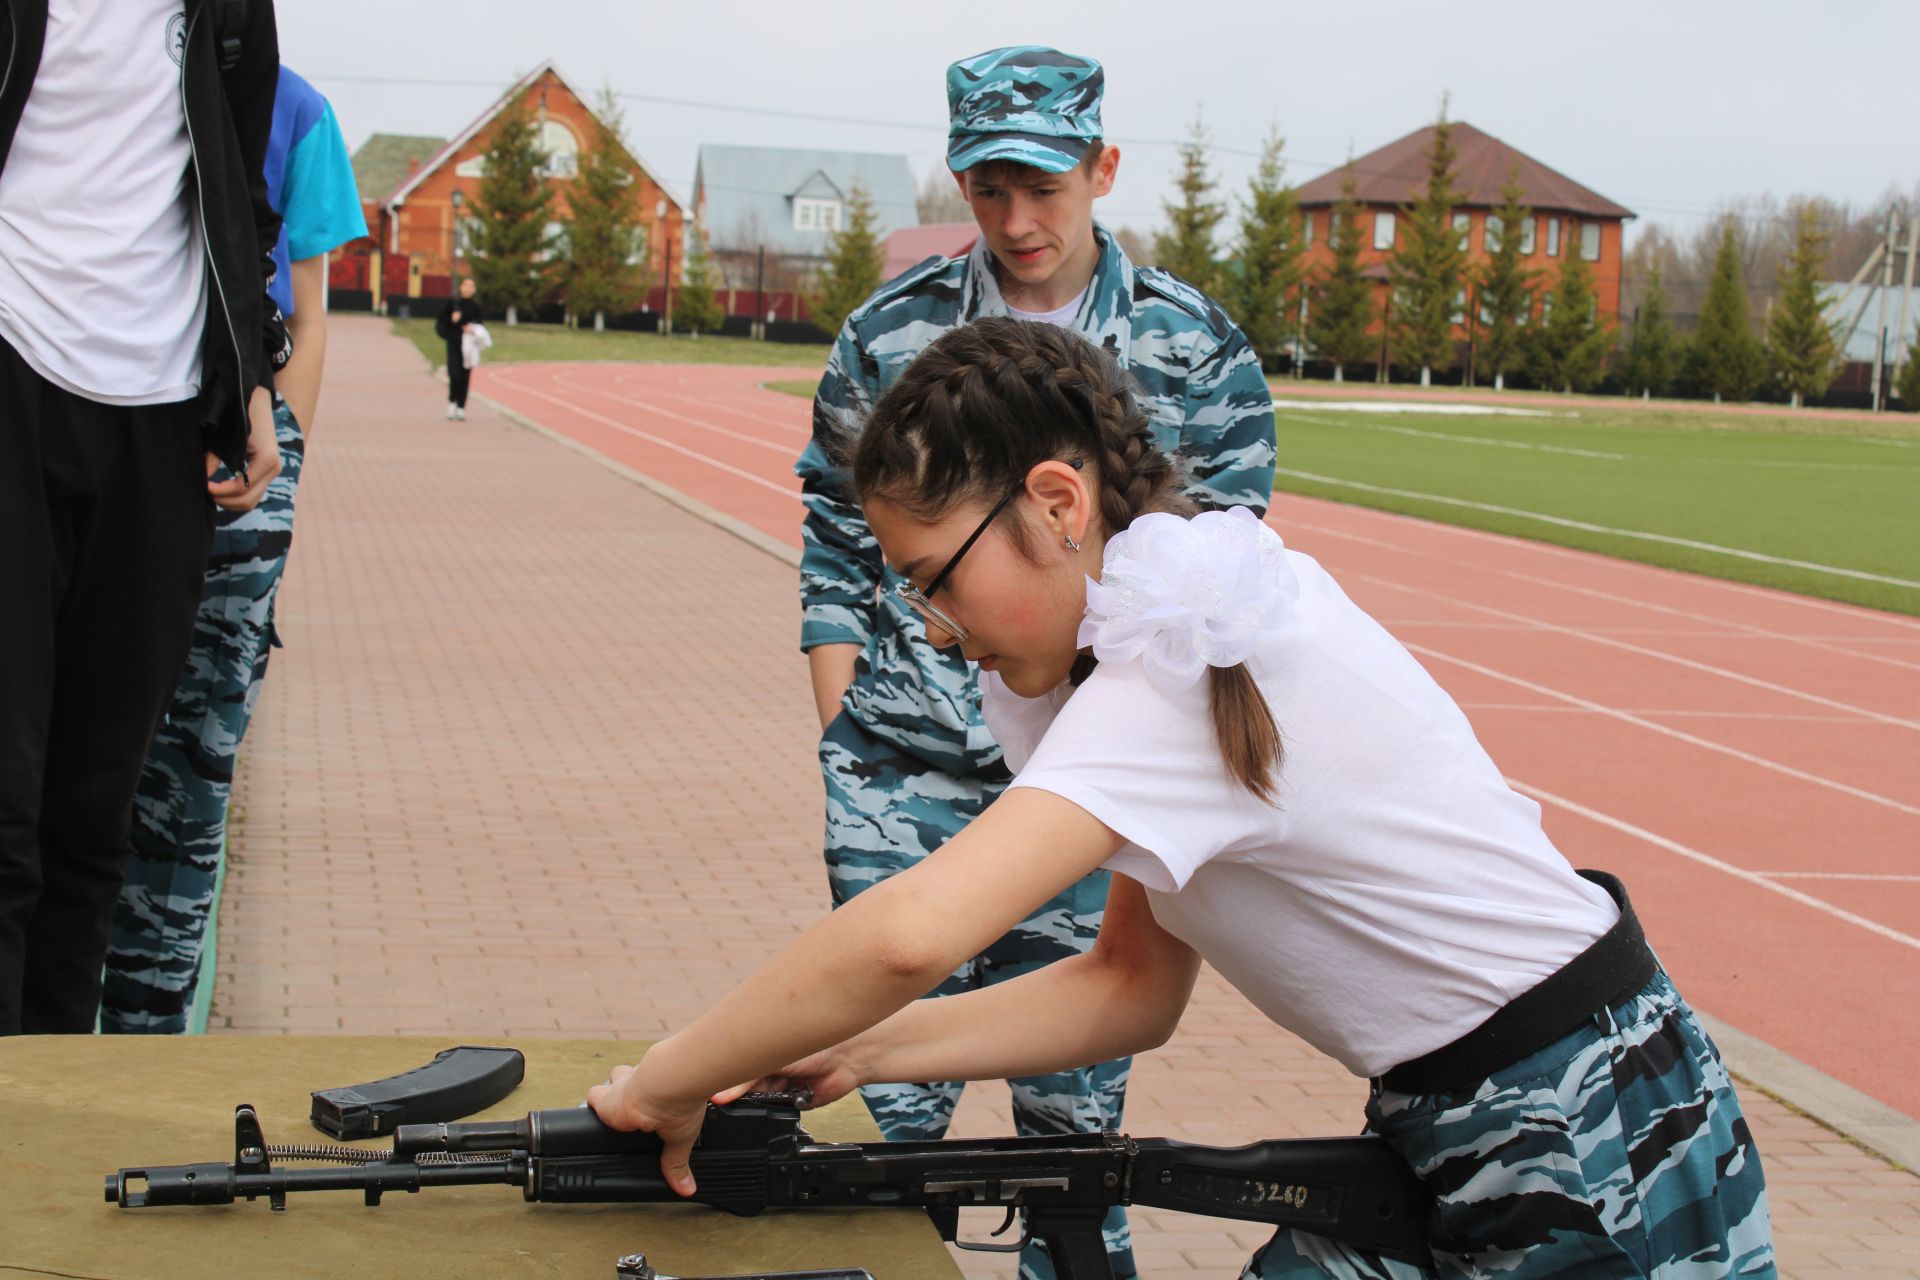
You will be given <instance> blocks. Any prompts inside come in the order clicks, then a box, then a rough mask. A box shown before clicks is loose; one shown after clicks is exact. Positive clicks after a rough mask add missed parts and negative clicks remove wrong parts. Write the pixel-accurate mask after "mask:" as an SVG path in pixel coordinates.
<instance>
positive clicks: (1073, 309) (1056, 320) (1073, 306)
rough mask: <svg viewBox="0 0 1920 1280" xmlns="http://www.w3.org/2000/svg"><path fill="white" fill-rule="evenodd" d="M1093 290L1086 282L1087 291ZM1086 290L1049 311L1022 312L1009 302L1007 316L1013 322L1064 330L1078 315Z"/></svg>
mask: <svg viewBox="0 0 1920 1280" xmlns="http://www.w3.org/2000/svg"><path fill="white" fill-rule="evenodd" d="M1091 288H1093V282H1092V281H1091V280H1089V281H1088V282H1087V289H1091ZM1087 289H1082V290H1081V291H1080V292H1079V293H1076V294H1074V295H1073V301H1071V302H1069V303H1067V304H1066V305H1065V306H1063V307H1055V308H1054V309H1053V310H1051V311H1022V310H1021V309H1020V308H1018V307H1016V306H1014V305H1013V304H1012V303H1011V302H1009V303H1008V304H1007V314H1008V315H1010V316H1012V317H1013V318H1014V319H1015V320H1038V321H1040V322H1041V323H1043V324H1057V325H1059V326H1061V327H1062V328H1064V329H1071V328H1072V327H1073V318H1074V317H1075V316H1077V315H1079V314H1080V304H1081V303H1083V302H1085V301H1086V300H1087Z"/></svg>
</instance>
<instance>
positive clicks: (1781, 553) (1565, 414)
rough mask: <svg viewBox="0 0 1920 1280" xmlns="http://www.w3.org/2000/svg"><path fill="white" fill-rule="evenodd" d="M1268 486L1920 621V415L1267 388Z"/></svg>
mask: <svg viewBox="0 0 1920 1280" xmlns="http://www.w3.org/2000/svg"><path fill="white" fill-rule="evenodd" d="M1276 399H1277V400H1279V401H1280V403H1279V404H1278V405H1277V406H1276V409H1275V417H1276V420H1277V423H1278V434H1279V474H1278V475H1276V477H1275V480H1274V483H1275V486H1276V487H1277V488H1281V489H1285V490H1288V491H1290V492H1294V493H1301V494H1309V495H1312V496H1314V497H1320V498H1332V499H1335V500H1337V501H1341V502H1350V503H1358V504H1361V505H1364V506H1370V507H1379V508H1382V509H1384V510H1388V511H1399V512H1405V513H1407V514H1409V515H1416V516H1423V517H1426V518H1429V519H1434V520H1442V521H1446V522H1447V523H1449V524H1459V525H1466V526H1470V527H1472V528H1476V529H1488V530H1492V531H1495V532H1498V533H1509V534H1515V535H1518V536H1520V537H1525V538H1534V539H1538V540H1541V541H1546V542H1555V543H1559V544H1561V545H1564V546H1569V547H1581V548H1585V549H1587V550H1592V551H1599V552H1603V553H1605V554H1607V555H1612V556H1620V557H1623V558H1626V559H1630V560H1642V561H1646V562H1647V563H1650V564H1659V565H1666V566H1669V567H1671V568H1676V569H1685V570H1689V571H1691V572H1695V573H1703V574H1711V575H1713V576H1715V577H1721V578H1732V579H1736V580H1739V581H1742V582H1752V583H1758V584H1760V585H1764V586H1770V587H1780V588H1783V589H1786V590H1789V591H1798V592H1803V593H1805V594H1808V595H1817V596H1826V597H1829V598H1831V599H1835V600H1848V601H1852V602H1854V603H1857V604H1864V605H1871V606H1873V607H1875V608H1880V609H1891V610H1896V611H1899V612H1902V613H1911V614H1920V423H1916V421H1915V420H1914V419H1912V418H1902V417H1890V418H1884V419H1869V418H1865V417H1864V416H1863V417H1860V418H1849V419H1843V420H1833V419H1813V418H1794V417H1784V416H1782V417H1761V416H1748V415H1734V414H1716V413H1714V412H1712V411H1710V410H1661V409H1658V408H1654V409H1638V408H1632V409H1630V408H1624V407H1623V408H1619V409H1611V408H1597V407H1595V406H1594V405H1593V403H1592V402H1591V401H1586V402H1581V403H1579V404H1578V406H1577V407H1575V408H1572V409H1569V410H1566V411H1557V412H1555V413H1554V415H1553V416H1547V417H1513V416H1506V415H1495V414H1481V413H1472V414H1462V415H1460V416H1454V415H1451V414H1449V415H1444V416H1443V415H1440V414H1432V413H1410V412H1400V413H1387V412H1375V411H1371V410H1367V411H1358V410H1342V409H1332V408H1328V407H1326V406H1324V405H1318V404H1315V403H1313V402H1312V401H1310V400H1307V399H1305V398H1302V400H1301V401H1300V402H1298V404H1297V405H1296V404H1289V403H1287V401H1286V390H1285V388H1284V386H1281V387H1277V388H1276Z"/></svg>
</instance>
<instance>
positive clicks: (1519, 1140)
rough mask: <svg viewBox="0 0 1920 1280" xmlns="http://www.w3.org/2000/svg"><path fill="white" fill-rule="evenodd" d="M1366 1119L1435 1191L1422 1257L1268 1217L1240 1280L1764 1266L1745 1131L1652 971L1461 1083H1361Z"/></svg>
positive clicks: (1762, 1223)
mask: <svg viewBox="0 0 1920 1280" xmlns="http://www.w3.org/2000/svg"><path fill="white" fill-rule="evenodd" d="M1367 1128H1368V1130H1369V1131H1372V1132H1376V1133H1379V1134H1382V1135H1383V1136H1385V1137H1386V1139H1387V1140H1388V1141H1389V1142H1391V1143H1392V1144H1393V1145H1394V1146H1395V1147H1396V1148H1397V1149H1399V1151H1400V1153H1401V1154H1402V1155H1404V1156H1405V1157H1406V1158H1407V1160H1408V1162H1409V1163H1410V1164H1411V1165H1412V1166H1413V1168H1414V1171H1415V1172H1416V1173H1418V1174H1419V1175H1420V1177H1421V1179H1422V1180H1423V1181H1425V1182H1426V1183H1427V1185H1428V1186H1430V1187H1431V1188H1432V1189H1433V1191H1434V1193H1435V1196H1436V1198H1437V1208H1436V1210H1435V1214H1434V1218H1433V1221H1432V1222H1431V1224H1430V1239H1431V1241H1432V1243H1433V1247H1434V1254H1435V1262H1436V1264H1437V1265H1436V1270H1435V1271H1426V1270H1423V1269H1421V1268H1418V1267H1412V1266H1407V1265H1405V1264H1403V1263H1399V1262H1390V1261H1386V1260H1383V1259H1381V1258H1379V1257H1378V1256H1375V1255H1371V1254H1363V1253H1359V1252H1356V1251H1355V1250H1352V1249H1348V1248H1345V1247H1343V1246H1340V1245H1336V1244H1333V1243H1331V1242H1329V1241H1326V1240H1324V1239H1322V1238H1320V1237H1317V1236H1311V1235H1305V1234H1302V1233H1299V1232H1293V1231H1284V1230H1283V1231H1281V1232H1280V1233H1279V1234H1278V1235H1276V1236H1275V1237H1274V1238H1273V1240H1272V1241H1271V1242H1270V1243H1269V1244H1268V1245H1267V1246H1266V1247H1265V1248H1264V1249H1262V1250H1261V1251H1260V1252H1259V1253H1257V1254H1255V1255H1254V1258H1253V1261H1251V1262H1250V1263H1248V1264H1247V1268H1246V1270H1245V1271H1244V1272H1243V1273H1242V1280H1283V1278H1285V1280H1293V1278H1294V1277H1308V1276H1332V1277H1338V1278H1339V1280H1361V1278H1363V1277H1364V1278H1366V1280H1374V1278H1376V1277H1391V1278H1392V1280H1415V1278H1417V1277H1426V1276H1432V1275H1439V1276H1476V1277H1529V1276H1565V1277H1575V1278H1576V1280H1602V1278H1604V1280H1616V1278H1619V1277H1637V1276H1646V1277H1655V1278H1657V1280H1680V1277H1683V1276H1684V1277H1686V1278H1687V1280H1720V1277H1726V1276H1765V1277H1771V1276H1773V1275H1775V1274H1776V1273H1775V1271H1774V1261H1773V1227H1772V1222H1771V1220H1770V1218H1769V1217H1768V1214H1767V1190H1766V1183H1765V1180H1764V1178H1763V1176H1762V1174H1761V1170H1760V1157H1759V1153H1758V1152H1756V1151H1755V1150H1754V1146H1753V1135H1752V1134H1751V1133H1749V1132H1748V1130H1747V1122H1746V1120H1745V1118H1744V1117H1742V1115H1741V1114H1740V1103H1739V1100H1738V1099H1737V1098H1736V1097H1735V1096H1734V1092H1733V1082H1732V1081H1731V1080H1730V1079H1728V1077H1727V1072H1726V1068H1725V1067H1724V1066H1722V1065H1721V1062H1720V1055H1719V1053H1718V1051H1716V1050H1715V1049H1714V1047H1713V1043H1712V1042H1711V1041H1710V1040H1708V1039H1707V1036H1706V1033H1705V1032H1703V1031H1702V1030H1701V1029H1700V1026H1699V1023H1698V1022H1696V1021H1695V1019H1694V1016H1693V1012H1692V1010H1690V1009H1689V1008H1688V1007H1687V1005H1686V1003H1685V1002H1684V1001H1683V1000H1681V998H1680V996H1679V994H1678V993H1677V992H1676V991H1675V990H1674V989H1673V985H1672V984H1671V983H1670V982H1669V981H1668V980H1667V976H1666V975H1665V974H1664V973H1662V974H1658V975H1656V976H1655V977H1654V979H1653V981H1652V982H1650V983H1648V984H1647V986H1646V987H1644V988H1643V989H1641V991H1640V992H1639V993H1637V994H1636V995H1634V996H1632V997H1630V998H1629V999H1627V1000H1625V1001H1623V1002H1622V1003H1620V1004H1619V1005H1616V1006H1615V1007H1614V1008H1613V1009H1612V1010H1610V1011H1608V1012H1607V1013H1605V1014H1602V1015H1599V1016H1598V1017H1597V1018H1596V1019H1595V1020H1594V1023H1593V1024H1592V1025H1590V1026H1589V1027H1587V1028H1585V1029H1583V1030H1581V1031H1578V1032H1575V1033H1574V1034H1572V1035H1570V1036H1567V1037H1566V1038H1564V1039H1562V1040H1560V1041H1559V1042H1557V1043H1556V1044H1554V1045H1551V1046H1549V1047H1548V1048H1547V1049H1544V1050H1542V1051H1541V1052H1539V1053H1537V1054H1534V1055H1533V1056H1532V1057H1530V1058H1526V1059H1524V1060H1523V1061H1521V1062H1518V1063H1516V1064H1514V1065H1513V1066H1511V1067H1508V1068H1505V1069H1504V1070H1502V1071H1499V1072H1497V1073H1495V1074H1494V1075H1493V1076H1491V1077H1489V1078H1488V1079H1487V1080H1485V1081H1484V1082H1482V1083H1481V1085H1480V1086H1479V1088H1478V1089H1477V1090H1476V1091H1475V1092H1473V1093H1472V1094H1471V1095H1468V1094H1466V1093H1457V1094H1439V1095H1431V1096H1413V1095H1410V1094H1401V1093H1393V1092H1390V1091H1384V1090H1376V1092H1375V1094H1374V1096H1373V1099H1372V1101H1371V1102H1369V1103H1368V1106H1367Z"/></svg>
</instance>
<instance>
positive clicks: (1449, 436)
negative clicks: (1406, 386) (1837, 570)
mask: <svg viewBox="0 0 1920 1280" xmlns="http://www.w3.org/2000/svg"><path fill="white" fill-rule="evenodd" d="M1273 407H1274V412H1275V416H1277V417H1279V418H1281V419H1282V420H1284V421H1287V422H1305V423H1309V424H1311V425H1313V426H1316V427H1329V428H1332V429H1333V430H1335V431H1388V432H1392V433H1393V434H1395V435H1403V436H1420V437H1422V438H1424V439H1427V440H1441V441H1449V442H1452V443H1454V444H1478V445H1495V446H1498V447H1499V448H1502V449H1525V450H1527V451H1529V452H1532V453H1564V454H1569V455H1571V456H1573V457H1577V458H1600V459H1603V460H1605V461H1608V462H1649V463H1654V464H1656V465H1659V466H1710V467H1712V468H1714V469H1716V470H1718V469H1721V468H1725V467H1776V468H1782V469H1785V470H1789V471H1871V472H1877V473H1879V474H1882V475H1885V474H1888V473H1890V472H1892V473H1899V474H1902V475H1904V474H1906V471H1907V470H1908V469H1907V468H1904V467H1898V466H1892V465H1890V463H1888V462H1794V461H1791V460H1788V459H1785V458H1711V459H1708V458H1673V457H1668V456H1665V455H1662V454H1658V453H1609V452H1605V451H1602V450H1597V449H1579V448H1575V447H1574V446H1572V445H1565V444H1537V443H1534V442H1531V441H1524V440H1502V439H1500V438H1499V437H1497V436H1467V435H1459V434H1456V433H1454V432H1451V431H1422V430H1420V429H1419V428H1418V427H1398V426H1389V425H1388V424H1386V423H1384V422H1341V421H1332V420H1329V419H1326V418H1315V417H1312V416H1311V415H1309V414H1305V413H1296V412H1292V411H1291V410H1288V409H1287V408H1286V407H1285V406H1284V405H1283V404H1282V403H1281V402H1280V401H1275V402H1274V406H1273ZM1335 407H1340V406H1335ZM1509 412H1513V411H1512V410H1509ZM1517 425H1520V426H1524V427H1528V428H1531V429H1535V430H1538V429H1539V428H1541V427H1543V426H1546V425H1547V424H1545V423H1540V422H1522V423H1519V424H1517ZM1554 425H1555V426H1556V427H1557V426H1558V424H1554ZM1560 429H1563V430H1564V428H1560Z"/></svg>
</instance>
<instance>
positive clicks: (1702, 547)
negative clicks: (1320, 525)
mask: <svg viewBox="0 0 1920 1280" xmlns="http://www.w3.org/2000/svg"><path fill="white" fill-rule="evenodd" d="M1274 470H1275V471H1276V472H1277V473H1278V474H1280V475H1284V476H1293V477H1294V478H1295V479H1299V480H1312V481H1314V482H1315V483H1317V484H1329V485H1332V486H1334V487H1335V488H1340V489H1357V490H1359V491H1361V492H1362V493H1382V494H1386V495H1388V496H1389V497H1395V498H1413V499H1416V500H1418V501H1421V502H1437V503H1440V504H1441V505H1442V506H1449V507H1466V508H1468V509H1470V510H1473V511H1490V512H1492V513H1494V514H1495V515H1503V516H1519V517H1520V518H1522V519H1525V520H1538V521H1539V522H1541V523H1542V524H1551V525H1558V526H1560V527H1562V528H1566V529H1579V530H1581V531H1582V532H1585V533H1605V534H1611V535H1613V536H1614V537H1619V538H1638V539H1640V540H1641V541H1644V542H1659V543H1663V544H1665V545H1668V546H1675V547H1686V548H1689V549H1690V550H1694V551H1706V552H1710V553H1712V554H1715V555H1723V556H1732V557H1735V558H1737V559H1741V560H1755V561H1759V562H1760V563H1763V564H1778V565H1786V566H1788V567H1790V568H1794V569H1806V570H1809V571H1811V572H1814V573H1826V574H1832V575H1834V576H1836V577H1842V578H1856V579H1859V580H1860V581H1863V582H1882V583H1886V584H1887V585H1888V586H1894V587H1911V588H1913V589H1914V590H1916V591H1920V581H1915V580H1914V579H1911V578H1895V577H1890V576H1888V575H1886V574H1883V573H1868V572H1867V571H1866V570H1864V569H1843V568H1841V567H1839V566H1838V565H1831V564H1817V563H1815V562H1814V561H1811V560H1793V559H1790V558H1788V557H1786V556H1770V555H1766V554H1764V553H1763V552H1759V551H1746V550H1742V549H1741V548H1739V547H1723V546H1720V545H1719V544H1718V543H1713V542H1700V541H1698V540H1696V539H1693V538H1676V537H1673V536H1671V535H1670V534H1665V533H1645V532H1642V531H1640V530H1638V529H1615V528H1613V527H1612V526H1610V525H1604V524H1590V523H1588V522H1587V521H1585V520H1570V519H1568V518H1567V517H1565V516H1550V515H1547V514H1545V513H1544V512H1539V511H1522V510H1520V509H1519V508H1518V507H1502V506H1498V505H1496V504H1494V503H1491V502H1470V501H1468V500H1467V499H1465V498H1449V497H1446V496H1444V495H1442V494H1437V493H1419V492H1416V491H1414V490H1412V489H1395V488H1392V487H1390V486H1387V485H1378V484H1363V483H1361V482H1360V481H1358V480H1341V479H1339V478H1337V477H1335V476H1323V475H1318V474H1316V473H1314V472H1312V471H1293V470H1289V469H1288V468H1286V467H1276V468H1274Z"/></svg>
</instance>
